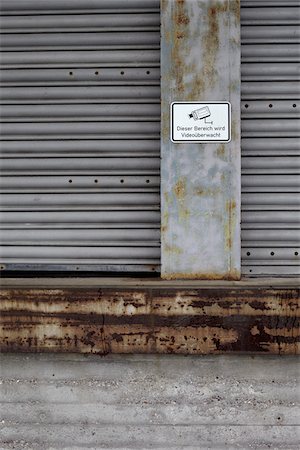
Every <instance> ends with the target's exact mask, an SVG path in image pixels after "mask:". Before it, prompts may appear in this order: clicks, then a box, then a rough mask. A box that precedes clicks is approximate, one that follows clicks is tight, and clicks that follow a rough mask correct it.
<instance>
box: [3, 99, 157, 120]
mask: <svg viewBox="0 0 300 450" xmlns="http://www.w3.org/2000/svg"><path fill="white" fill-rule="evenodd" d="M0 116H1V118H2V119H5V120H7V121H8V122H9V121H10V120H12V119H15V120H17V121H18V122H22V121H23V120H24V119H28V120H29V119H34V121H36V122H38V121H39V120H40V119H44V120H47V121H50V120H55V119H58V118H59V119H66V118H72V119H74V120H81V119H82V118H89V120H92V121H96V120H97V119H98V118H99V119H100V118H101V119H102V120H106V121H107V120H109V118H112V117H114V116H115V117H116V118H117V117H124V118H126V119H127V120H128V119H129V118H130V117H133V118H136V117H137V118H139V119H142V118H144V120H146V118H148V120H149V119H151V118H155V119H156V120H158V121H159V120H160V104H158V103H157V104H156V103H149V104H147V103H146V104H144V103H138V104H132V105H130V107H128V105H126V104H121V105H118V104H105V103H103V104H98V105H95V104H89V105H76V104H73V105H47V106H45V105H3V106H2V107H1V111H0Z"/></svg>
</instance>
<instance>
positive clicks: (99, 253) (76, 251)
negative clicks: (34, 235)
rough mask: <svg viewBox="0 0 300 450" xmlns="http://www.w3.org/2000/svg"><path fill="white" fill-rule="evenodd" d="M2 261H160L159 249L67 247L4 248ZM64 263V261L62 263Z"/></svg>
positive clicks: (0, 252)
mask: <svg viewBox="0 0 300 450" xmlns="http://www.w3.org/2000/svg"><path fill="white" fill-rule="evenodd" d="M0 254H1V259H2V260H3V259H12V258H13V259H15V260H16V261H17V260H20V259H25V260H26V262H28V263H29V262H30V261H33V260H34V259H36V258H39V259H40V260H45V259H54V260H55V261H57V260H64V261H66V260H70V259H71V260H75V261H82V262H84V260H85V262H86V263H88V262H89V261H92V260H95V259H126V260H127V261H128V260H136V259H137V260H139V259H142V260H147V259H155V258H157V259H159V257H160V249H159V248H157V247H129V246H128V247H78V246H77V247H67V246H57V247H55V246H39V247H37V246H16V247H10V246H2V248H1V249H0ZM60 262H61V263H62V261H60Z"/></svg>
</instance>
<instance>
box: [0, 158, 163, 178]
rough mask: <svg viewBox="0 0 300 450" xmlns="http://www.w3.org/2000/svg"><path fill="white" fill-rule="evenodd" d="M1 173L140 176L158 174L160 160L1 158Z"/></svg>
mask: <svg viewBox="0 0 300 450" xmlns="http://www.w3.org/2000/svg"><path fill="white" fill-rule="evenodd" d="M0 167H1V171H2V173H3V175H4V172H6V171H11V172H13V173H15V175H17V174H18V173H20V172H26V171H31V172H35V171H38V172H44V171H48V172H49V171H60V172H61V171H66V172H68V173H70V172H71V173H72V172H74V171H76V172H78V171H81V172H83V171H90V172H93V173H97V171H98V172H99V171H101V172H102V173H103V171H109V172H110V173H112V172H115V171H117V172H120V173H123V175H125V174H126V173H130V172H140V173H141V174H142V173H143V172H144V173H149V172H156V173H158V172H159V168H160V159H159V158H146V157H143V158H142V157H135V158H122V157H116V158H113V157H112V158H109V157H106V158H87V157H84V156H82V157H72V158H47V159H46V158H42V157H31V158H2V160H0Z"/></svg>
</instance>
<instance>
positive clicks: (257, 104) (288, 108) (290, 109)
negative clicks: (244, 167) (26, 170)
mask: <svg viewBox="0 0 300 450" xmlns="http://www.w3.org/2000/svg"><path fill="white" fill-rule="evenodd" d="M241 107H242V119H249V118H254V119H258V118H259V119H261V118H265V119H277V118H278V119H279V120H280V119H287V118H289V119H297V118H298V119H299V118H300V102H297V103H295V101H292V100H269V101H267V100H250V101H245V102H242V105H241ZM4 111H5V110H4Z"/></svg>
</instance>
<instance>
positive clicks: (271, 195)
mask: <svg viewBox="0 0 300 450" xmlns="http://www.w3.org/2000/svg"><path fill="white" fill-rule="evenodd" d="M241 6H242V8H241V21H242V27H241V29H242V266H243V274H244V275H247V276H260V275H262V276H268V275H270V276H272V275H274V276H276V275H287V276H291V275H299V272H300V271H299V254H300V251H299V241H300V225H299V223H300V194H299V190H300V178H299V172H300V170H299V169H300V158H299V156H300V139H299V138H300V120H299V119H300V115H299V112H300V95H299V94H300V85H299V63H300V47H299V41H300V7H299V6H300V5H299V1H276V0H269V1H266V0H260V1H250V0H242V2H241Z"/></svg>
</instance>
